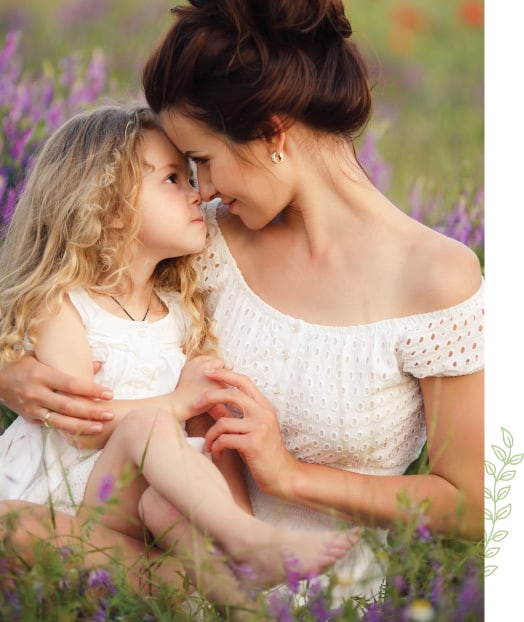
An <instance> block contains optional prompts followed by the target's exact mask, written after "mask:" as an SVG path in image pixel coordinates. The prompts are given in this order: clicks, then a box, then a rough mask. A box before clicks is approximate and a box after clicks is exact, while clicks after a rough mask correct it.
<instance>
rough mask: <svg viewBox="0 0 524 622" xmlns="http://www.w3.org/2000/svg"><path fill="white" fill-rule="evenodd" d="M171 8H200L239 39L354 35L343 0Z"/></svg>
mask: <svg viewBox="0 0 524 622" xmlns="http://www.w3.org/2000/svg"><path fill="white" fill-rule="evenodd" d="M189 4H190V5H191V7H192V9H191V8H189V7H188V6H187V5H186V6H184V5H177V6H174V7H173V8H172V9H171V12H172V13H174V14H183V13H186V12H190V11H192V10H193V11H198V12H199V13H201V14H205V15H206V16H207V17H209V18H211V19H213V20H214V21H215V23H216V24H219V25H220V26H222V27H224V28H226V29H227V30H232V31H234V32H236V34H237V36H238V37H239V39H243V38H244V37H246V36H251V35H253V34H254V33H258V34H260V35H262V36H263V37H265V38H267V39H268V40H271V41H278V42H284V43H287V44H289V43H290V42H293V41H297V42H305V41H307V40H309V39H310V38H313V39H314V40H318V39H325V38H332V37H334V36H336V37H342V38H343V39H347V38H349V37H351V34H352V29H351V24H350V23H349V20H348V19H347V17H346V16H345V14H344V6H343V4H342V0H316V1H315V2H311V1H310V0H249V1H247V2H246V1H245V0H189Z"/></svg>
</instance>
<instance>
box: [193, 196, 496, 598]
mask: <svg viewBox="0 0 524 622" xmlns="http://www.w3.org/2000/svg"><path fill="white" fill-rule="evenodd" d="M206 213H207V219H208V223H209V236H210V244H209V246H208V247H207V248H206V250H205V251H204V253H202V254H201V255H199V256H197V257H196V260H195V262H194V265H195V267H196V269H197V271H198V274H199V278H200V282H201V285H202V286H203V287H205V288H208V289H210V290H211V291H212V295H211V299H210V312H211V313H212V315H213V317H214V320H215V327H216V332H217V335H218V337H219V342H220V348H221V352H222V353H223V355H224V357H225V359H226V362H227V363H228V364H229V365H231V366H232V367H233V368H234V369H235V370H236V371H238V372H240V373H243V374H246V375H247V376H249V377H250V378H251V379H252V380H253V381H254V382H255V384H256V385H257V386H258V387H259V388H260V389H261V390H262V391H263V393H264V394H265V395H266V396H267V397H268V399H270V401H271V402H272V404H273V405H274V406H275V408H276V411H277V415H278V419H279V423H280V426H281V432H282V436H283V438H284V441H285V444H286V446H287V448H288V450H289V451H290V452H291V453H292V454H293V455H294V456H296V457H297V458H298V459H300V460H303V461H306V462H311V463H317V464H324V465H330V466H333V467H337V468H340V469H346V470H350V471H354V472H356V473H365V474H372V475H399V474H402V473H404V471H405V470H406V468H407V467H408V466H409V465H410V464H411V462H413V461H414V460H415V459H416V458H417V457H418V456H419V454H420V451H421V449H422V447H423V444H424V442H425V440H426V430H425V423H424V409H423V402H422V395H421V391H420V386H419V381H418V380H419V379H421V378H425V377H429V376H456V375H463V374H470V373H474V372H476V371H479V370H480V369H482V368H483V366H484V347H483V334H484V308H483V294H484V291H483V290H484V285H483V284H482V286H481V288H480V289H479V291H478V292H477V293H476V294H475V295H473V296H472V297H471V298H469V299H468V300H465V301H464V302H462V303H460V304H458V305H456V306H453V307H451V308H448V309H442V310H437V311H434V312H431V313H424V314H419V315H412V316H407V317H402V318H395V319H387V320H382V321H378V322H373V323H371V324H365V325H356V326H324V325H315V324H310V323H307V322H305V321H303V320H301V319H299V318H295V317H291V316H289V315H286V314H283V313H281V312H279V311H278V310H277V309H274V308H273V307H271V306H270V305H268V304H267V303H265V302H264V301H263V300H262V299H260V298H259V297H258V296H257V295H256V294H255V293H254V292H253V291H251V290H250V289H249V287H248V286H247V284H246V282H245V281H244V279H243V277H242V274H241V273H240V271H239V269H238V267H237V265H236V262H235V260H234V258H233V256H232V255H231V253H230V251H229V249H228V247H227V244H226V242H225V240H224V238H223V237H222V234H221V232H220V228H219V226H218V224H217V221H216V206H215V205H208V206H207V208H206ZM250 491H251V496H252V502H253V505H254V508H255V512H256V515H257V516H258V517H259V518H262V519H263V520H267V521H269V522H277V523H279V524H282V525H287V526H295V527H301V528H311V529H318V528H325V527H326V526H328V525H332V524H333V521H332V519H331V518H330V517H329V516H328V515H327V514H322V513H320V512H315V511H312V510H309V509H307V508H304V507H301V506H297V505H294V504H291V503H287V502H284V501H280V500H277V499H275V498H271V497H269V496H267V495H264V494H263V493H262V492H261V491H260V490H258V488H257V487H256V485H255V484H254V482H252V481H250ZM358 551H360V552H358ZM368 553H369V551H368ZM352 555H353V556H352V560H351V563H352V564H357V565H359V564H360V566H362V567H363V568H368V566H369V563H370V560H369V555H367V554H365V552H364V551H363V550H361V548H359V547H357V549H355V550H354V551H353V554H352ZM366 555H367V557H366ZM355 556H356V557H359V559H358V560H357V559H356V557H355ZM348 563H349V562H348ZM361 569H362V568H361ZM354 570H355V569H354ZM368 570H369V568H368ZM352 572H353V571H352ZM355 572H356V570H355ZM357 574H358V573H357ZM375 587H376V585H375ZM357 591H358V590H357Z"/></svg>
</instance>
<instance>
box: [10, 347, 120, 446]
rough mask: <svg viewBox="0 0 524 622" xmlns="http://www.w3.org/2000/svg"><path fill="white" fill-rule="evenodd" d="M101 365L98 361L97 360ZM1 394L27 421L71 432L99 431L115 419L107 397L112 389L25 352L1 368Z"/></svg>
mask: <svg viewBox="0 0 524 622" xmlns="http://www.w3.org/2000/svg"><path fill="white" fill-rule="evenodd" d="M98 365H99V364H98ZM0 397H1V398H2V401H3V402H4V403H5V405H6V406H7V407H8V408H10V409H11V410H13V411H14V412H16V413H18V414H19V415H20V416H21V417H23V418H24V419H25V420H26V421H28V422H30V423H35V424H37V425H42V422H43V421H44V418H45V417H46V415H47V413H48V412H50V415H49V416H48V417H47V423H48V425H51V426H52V427H53V428H56V429H58V430H62V431H64V432H67V433H70V434H98V433H100V432H101V431H102V429H103V422H104V421H110V420H112V419H113V413H112V412H110V410H109V408H108V407H107V405H106V404H105V403H104V401H100V400H110V399H112V397H113V393H112V391H111V390H110V389H108V388H106V387H102V386H100V385H98V384H95V383H94V382H90V381H88V380H80V379H78V378H74V377H73V376H70V375H68V374H64V373H62V372H59V371H57V370H55V369H53V368H51V367H48V366H47V365H43V364H42V363H40V362H38V361H37V360H36V359H35V358H34V357H33V356H31V355H26V356H24V357H23V358H22V359H20V360H19V361H16V362H14V363H8V364H5V365H4V366H3V367H2V368H0Z"/></svg>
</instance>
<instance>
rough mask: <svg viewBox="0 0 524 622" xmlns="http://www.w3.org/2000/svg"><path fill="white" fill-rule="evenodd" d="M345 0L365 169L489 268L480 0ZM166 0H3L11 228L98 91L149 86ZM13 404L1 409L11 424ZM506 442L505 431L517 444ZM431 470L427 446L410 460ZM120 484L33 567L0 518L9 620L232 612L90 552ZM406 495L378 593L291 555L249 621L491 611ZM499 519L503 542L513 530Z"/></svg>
mask: <svg viewBox="0 0 524 622" xmlns="http://www.w3.org/2000/svg"><path fill="white" fill-rule="evenodd" d="M345 4H346V6H347V8H348V15H349V18H350V20H351V22H352V25H353V30H354V33H355V38H356V40H357V42H358V43H359V44H360V45H361V46H362V48H363V50H364V52H365V54H366V56H367V58H368V61H369V64H370V67H371V75H372V81H373V85H374V87H373V88H374V95H375V107H374V112H373V118H372V120H371V122H370V124H369V125H368V127H367V129H366V131H365V132H364V133H363V135H362V136H361V137H359V139H358V142H357V150H358V155H359V159H360V161H361V163H362V165H363V166H364V168H365V169H366V170H367V172H368V174H369V175H370V177H371V179H372V180H373V181H374V183H375V184H376V185H377V186H378V187H379V188H380V189H381V190H382V191H384V192H385V193H386V194H387V195H388V196H389V197H390V198H391V199H392V201H393V202H395V203H396V204H397V205H398V206H399V207H400V208H401V209H403V210H405V211H406V212H408V213H410V214H411V215H412V216H413V217H415V218H416V219H418V220H420V221H422V222H424V223H426V224H428V225H429V226H431V227H433V228H435V229H438V230H439V231H442V232H443V233H444V234H446V235H448V236H451V237H453V238H455V239H458V240H460V241H461V242H464V243H465V244H467V245H469V246H470V247H471V248H472V249H473V250H474V251H475V252H476V253H477V255H478V256H479V258H480V260H481V263H482V265H484V181H483V62H482V59H483V45H484V38H483V34H484V12H483V3H482V2H481V1H480V0H477V1H466V0H446V2H431V1H430V0H406V1H404V0H403V1H401V2H399V1H393V0H374V2H370V1H369V0H349V1H347V2H346V3H345ZM170 6H171V5H169V4H166V3H164V2H161V1H160V0H151V1H150V2H147V3H144V2H138V1H137V0H133V1H129V2H114V1H110V0H94V1H93V2H89V3H86V2H83V1H81V0H49V1H44V0H34V1H33V2H31V3H30V5H29V6H27V5H24V4H23V3H18V4H14V3H12V2H9V1H8V0H0V125H1V133H0V152H1V159H0V227H2V228H3V227H5V225H6V224H7V223H8V222H9V219H10V217H11V215H12V212H13V209H14V206H15V203H16V199H17V196H18V194H19V193H20V191H21V189H22V188H23V185H24V180H25V178H26V174H27V171H28V170H29V169H30V167H31V164H32V161H33V159H34V156H35V153H36V152H37V151H38V149H39V147H40V145H41V144H42V141H43V140H44V139H45V138H46V137H47V136H48V135H49V134H50V132H52V131H53V130H54V129H55V128H56V127H58V126H59V125H60V124H61V123H62V122H64V121H65V120H66V119H68V118H69V117H70V116H71V115H72V114H74V113H75V112H77V111H80V110H83V109H85V108H88V107H90V106H92V105H95V104H97V103H102V102H107V101H110V100H129V99H135V100H136V99H140V98H141V93H140V67H141V62H142V61H143V59H145V57H146V55H147V53H148V51H149V50H150V49H151V48H152V47H153V45H154V44H155V42H156V40H157V39H158V38H159V37H160V36H161V34H162V33H163V32H164V31H165V29H166V28H167V27H168V25H169V24H170V23H171V19H172V18H171V16H170V14H169V8H170ZM0 243H1V232H0ZM0 406H1V404H0ZM15 416H16V415H15V414H14V413H12V412H11V411H9V410H7V409H6V408H4V409H3V411H2V417H1V420H0V433H1V432H2V430H3V429H4V428H5V426H7V425H9V423H10V421H11V420H12V418H13V417H15ZM510 439H511V437H510V435H509V433H507V431H506V432H505V436H504V443H505V444H506V445H505V447H506V448H507V449H510V447H511V446H510V445H508V443H509V442H510ZM511 443H512V439H511ZM500 451H503V450H502V449H501V450H500ZM505 451H506V450H504V452H505ZM497 456H498V454H497ZM504 456H505V457H506V453H504ZM519 456H521V455H520V454H519ZM521 459H522V456H521V457H520V460H521ZM513 460H514V461H513V462H512V463H511V464H516V463H517V462H515V460H516V458H515V457H513ZM520 460H519V461H520ZM426 468H427V461H426V456H425V454H424V453H423V454H422V456H421V457H420V459H419V460H418V461H417V463H416V464H413V465H412V466H411V471H412V472H416V471H420V470H424V469H426ZM493 468H494V469H495V467H493ZM494 472H495V471H494ZM118 485H119V482H114V481H105V482H104V483H103V486H102V487H101V489H100V508H99V509H98V510H97V512H95V513H94V514H93V516H91V517H89V518H88V519H86V521H85V524H84V525H83V530H84V531H83V533H82V534H81V535H80V536H79V537H78V543H77V544H76V545H73V546H68V547H61V546H56V545H55V544H54V543H53V541H52V540H51V539H50V540H49V541H42V542H41V543H39V544H38V545H36V546H35V547H34V550H33V551H32V557H33V558H34V562H32V563H28V561H27V559H26V556H25V555H24V554H23V552H21V551H19V550H18V549H17V547H16V546H15V544H14V540H13V534H14V533H15V530H16V521H17V515H16V512H15V513H13V515H12V516H9V517H8V520H7V522H6V523H5V524H4V525H2V526H0V621H3V620H5V621H6V622H7V621H9V622H11V621H13V622H15V621H19V620H20V621H23V622H26V621H27V622H33V621H49V622H55V621H64V622H66V621H67V622H69V621H71V622H72V621H86V622H87V621H91V622H102V621H106V620H107V621H109V620H125V621H130V622H134V621H137V622H138V621H141V622H146V621H147V622H149V621H151V622H152V621H155V620H162V621H166V622H167V621H175V620H176V621H179V620H180V621H185V620H188V621H191V620H205V621H208V620H209V621H214V620H228V619H230V618H229V612H228V611H227V610H225V609H221V608H218V607H216V606H214V605H212V604H211V603H209V602H208V601H207V600H206V599H205V598H204V597H202V596H199V595H198V593H191V594H190V593H189V590H188V589H187V588H188V586H187V584H186V583H185V582H184V580H183V579H182V578H181V581H180V583H179V584H177V585H176V586H168V585H164V584H163V583H162V582H160V581H159V580H158V579H157V578H156V577H155V567H154V565H153V564H152V565H151V567H149V568H147V569H145V570H144V572H145V573H146V574H147V581H146V583H147V585H148V586H149V588H148V589H144V590H142V591H141V592H140V593H137V592H136V591H135V590H134V589H133V588H132V586H131V583H130V581H129V576H128V573H127V570H126V568H125V566H124V564H123V563H122V562H121V560H119V559H114V558H111V559H109V558H108V561H107V563H104V564H100V565H94V566H93V565H92V564H87V563H86V561H85V552H86V550H87V549H88V548H89V533H90V529H91V528H92V526H93V524H94V523H95V522H96V521H97V520H99V519H100V515H101V514H102V513H103V512H104V511H105V509H106V508H107V507H108V506H109V505H110V504H112V503H113V502H114V501H113V496H112V493H113V491H114V488H115V486H118ZM497 494H498V493H497V492H495V493H493V495H494V496H493V495H492V497H493V501H494V502H495V501H496V500H497V501H500V499H501V497H500V494H499V496H497ZM495 497H496V499H495ZM429 502H430V501H429ZM398 503H399V506H400V507H401V509H402V510H403V512H402V514H403V520H402V521H399V523H398V524H395V525H393V526H392V527H391V529H390V531H389V537H388V543H387V546H384V545H383V544H381V543H378V542H371V544H372V546H373V547H374V550H375V552H376V555H377V558H378V559H379V561H380V562H381V563H382V564H383V567H384V570H385V573H386V576H387V579H386V581H385V582H384V584H383V586H382V591H381V594H380V595H379V596H378V597H377V598H376V599H373V600H372V601H370V600H366V599H364V598H354V599H352V600H350V601H344V602H342V603H340V602H339V600H338V599H337V598H336V595H337V590H338V589H339V588H340V582H341V581H342V580H343V578H340V577H339V578H338V579H337V578H335V577H332V579H331V581H330V582H329V583H328V584H326V583H325V582H323V583H320V582H319V581H318V580H317V579H315V578H314V577H313V578H311V580H309V581H307V582H304V581H300V582H298V581H296V580H295V579H294V576H293V568H292V566H290V568H289V576H288V584H289V588H290V589H289V591H288V593H287V595H286V596H283V595H282V594H281V593H278V592H275V593H272V592H271V593H269V594H268V595H262V594H261V595H259V596H260V598H258V599H257V600H256V601H255V602H256V603H257V605H256V608H255V610H254V612H252V614H251V616H252V617H251V618H249V619H253V620H268V619H272V620H282V621H284V622H287V621H290V622H292V621H304V622H309V621H312V622H314V621H318V622H327V621H349V622H351V621H353V620H354V621H357V620H359V621H363V622H389V621H391V622H393V621H395V622H480V621H482V620H483V619H484V576H485V564H484V557H485V554H484V550H485V546H484V545H485V543H484V542H468V541H463V540H460V539H452V538H444V537H443V536H441V535H439V534H437V533H434V532H432V531H431V529H429V527H428V525H427V522H426V519H425V512H426V510H427V507H425V506H424V505H420V506H416V507H413V506H412V505H411V503H410V500H409V499H407V498H405V497H404V496H403V494H402V492H401V491H399V496H398ZM499 506H500V503H499ZM495 514H497V513H496V512H495ZM497 516H498V518H499V519H503V518H504V516H503V515H502V514H500V516H499V515H498V514H497ZM495 518H496V516H494V515H492V519H493V520H492V523H493V528H492V530H491V533H490V538H491V539H492V550H495V544H496V543H497V542H500V541H501V540H502V539H503V537H504V535H503V530H500V529H499V528H498V527H497V528H495ZM499 523H500V520H499ZM363 537H368V534H367V532H366V531H365V530H364V534H363ZM337 581H338V582H339V583H338V584H337Z"/></svg>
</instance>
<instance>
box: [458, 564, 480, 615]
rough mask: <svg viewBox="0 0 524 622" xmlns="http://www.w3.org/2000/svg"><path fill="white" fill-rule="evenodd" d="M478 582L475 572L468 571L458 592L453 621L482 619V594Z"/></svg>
mask: <svg viewBox="0 0 524 622" xmlns="http://www.w3.org/2000/svg"><path fill="white" fill-rule="evenodd" d="M479 583H480V581H479V577H478V575H477V574H474V573H472V572H470V573H468V574H467V575H466V576H465V578H464V581H463V582H462V585H461V587H460V591H459V594H458V598H457V605H456V608H455V613H454V616H453V622H465V621H466V620H471V619H479V620H480V619H484V595H483V593H482V590H481V589H480V585H479ZM481 616H482V617H481Z"/></svg>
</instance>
